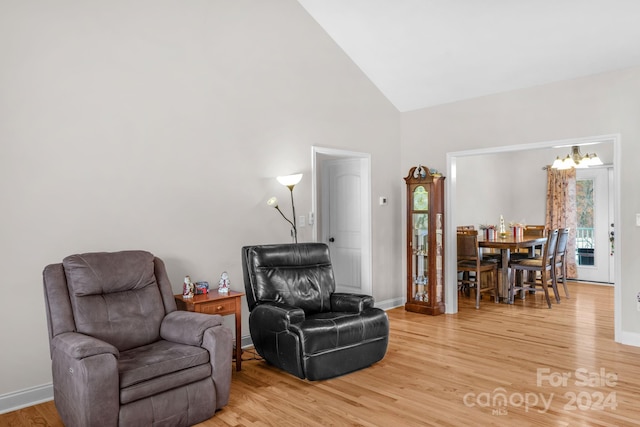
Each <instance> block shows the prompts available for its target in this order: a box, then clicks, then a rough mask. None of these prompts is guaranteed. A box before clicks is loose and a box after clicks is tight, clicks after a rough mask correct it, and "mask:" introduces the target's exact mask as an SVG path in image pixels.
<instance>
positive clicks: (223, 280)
mask: <svg viewBox="0 0 640 427" xmlns="http://www.w3.org/2000/svg"><path fill="white" fill-rule="evenodd" d="M230 284H231V282H230V281H229V275H228V274H227V272H226V271H223V272H222V274H221V275H220V281H219V282H218V293H220V294H227V293H229V285H230Z"/></svg>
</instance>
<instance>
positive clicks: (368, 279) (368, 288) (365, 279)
mask: <svg viewBox="0 0 640 427" xmlns="http://www.w3.org/2000/svg"><path fill="white" fill-rule="evenodd" d="M326 159H331V160H335V159H359V160H360V177H361V179H362V180H363V182H364V184H365V185H364V186H365V189H366V190H365V191H364V193H365V194H363V195H362V196H363V197H362V198H361V200H362V205H361V206H360V208H361V215H362V222H361V229H360V233H361V250H362V252H361V262H362V266H361V280H362V282H361V286H362V291H363V293H365V294H368V295H373V284H372V276H373V275H372V248H371V240H372V239H371V154H369V153H361V152H356V151H347V150H339V149H335V148H326V147H319V146H312V147H311V214H312V215H313V221H312V222H313V224H311V225H312V228H311V239H312V240H313V241H314V242H317V241H318V224H319V223H320V221H322V215H321V212H322V209H320V193H319V191H322V189H321V183H322V165H321V163H322V161H323V160H326Z"/></svg>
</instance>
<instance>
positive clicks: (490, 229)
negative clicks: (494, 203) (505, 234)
mask: <svg viewBox="0 0 640 427" xmlns="http://www.w3.org/2000/svg"><path fill="white" fill-rule="evenodd" d="M480 230H483V232H484V238H485V239H487V240H495V238H496V226H495V225H480Z"/></svg>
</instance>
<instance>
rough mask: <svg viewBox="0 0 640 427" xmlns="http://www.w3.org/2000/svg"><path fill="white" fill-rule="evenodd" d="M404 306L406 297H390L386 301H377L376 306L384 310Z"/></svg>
mask: <svg viewBox="0 0 640 427" xmlns="http://www.w3.org/2000/svg"><path fill="white" fill-rule="evenodd" d="M403 306H404V298H394V299H388V300H385V301H380V302H376V307H377V308H381V309H383V310H391V309H392V308H396V307H403Z"/></svg>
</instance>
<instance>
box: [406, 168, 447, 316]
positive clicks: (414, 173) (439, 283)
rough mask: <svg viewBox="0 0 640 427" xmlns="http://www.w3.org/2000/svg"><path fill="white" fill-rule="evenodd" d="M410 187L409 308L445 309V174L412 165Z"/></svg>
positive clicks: (423, 310)
mask: <svg viewBox="0 0 640 427" xmlns="http://www.w3.org/2000/svg"><path fill="white" fill-rule="evenodd" d="M404 180H405V182H406V187H407V302H406V304H405V306H404V308H405V310H407V311H414V312H416V313H423V314H431V315H437V314H442V313H444V235H443V233H444V177H443V176H442V175H440V174H438V173H431V172H430V171H429V168H427V167H425V166H417V167H412V168H411V169H410V170H409V174H408V175H407V177H406V178H405V179H404Z"/></svg>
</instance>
